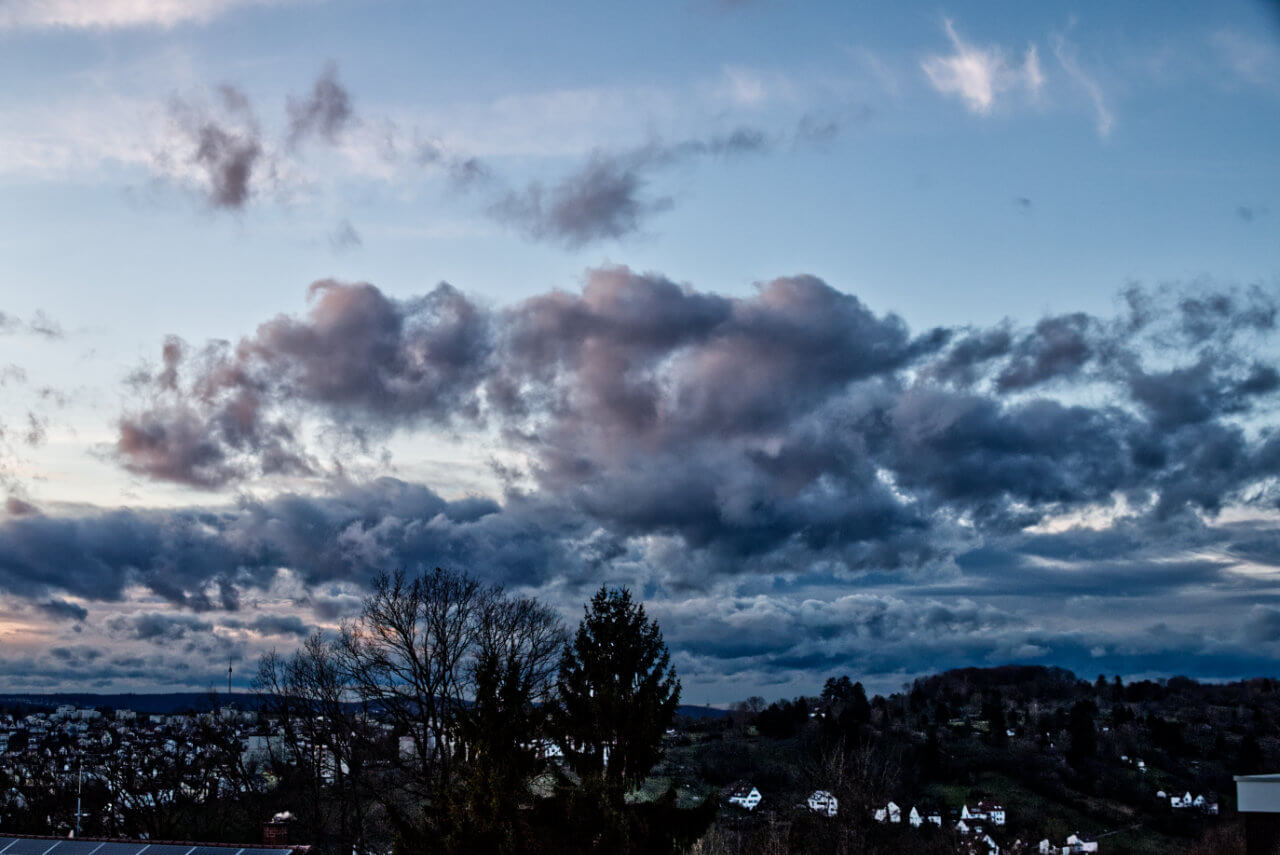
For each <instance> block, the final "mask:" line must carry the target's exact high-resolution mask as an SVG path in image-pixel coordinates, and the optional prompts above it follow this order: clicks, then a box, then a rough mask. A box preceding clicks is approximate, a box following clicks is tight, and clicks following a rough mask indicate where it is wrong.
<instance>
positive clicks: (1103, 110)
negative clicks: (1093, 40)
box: [1053, 36, 1115, 138]
mask: <svg viewBox="0 0 1280 855" xmlns="http://www.w3.org/2000/svg"><path fill="white" fill-rule="evenodd" d="M1053 55H1054V56H1055V57H1057V59H1058V64H1059V65H1061V66H1062V70H1063V71H1065V72H1066V73H1067V76H1069V77H1070V78H1071V79H1072V80H1073V81H1074V82H1075V84H1076V85H1077V86H1079V87H1080V88H1081V89H1083V90H1084V92H1085V94H1086V95H1088V96H1089V100H1090V101H1091V102H1092V103H1093V112H1094V116H1095V122H1096V125H1097V128H1098V136H1100V137H1103V138H1106V137H1108V136H1110V135H1111V128H1112V126H1113V125H1114V124H1115V116H1114V114H1113V113H1112V111H1111V108H1110V106H1109V105H1108V103H1107V97H1106V95H1105V94H1104V93H1103V91H1102V86H1101V84H1099V83H1098V80H1097V78H1096V77H1095V76H1094V75H1093V74H1091V73H1089V72H1088V71H1086V70H1085V69H1084V67H1083V66H1081V64H1080V60H1079V58H1078V57H1077V56H1076V51H1075V48H1074V47H1073V46H1072V45H1071V44H1070V43H1068V42H1067V40H1066V39H1064V38H1063V37H1062V36H1054V38H1053Z"/></svg>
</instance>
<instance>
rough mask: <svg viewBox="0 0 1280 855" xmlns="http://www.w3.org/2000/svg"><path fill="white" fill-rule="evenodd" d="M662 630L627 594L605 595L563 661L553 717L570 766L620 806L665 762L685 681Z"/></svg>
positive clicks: (605, 591) (581, 626) (592, 607)
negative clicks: (664, 745) (666, 743)
mask: <svg viewBox="0 0 1280 855" xmlns="http://www.w3.org/2000/svg"><path fill="white" fill-rule="evenodd" d="M670 660H671V655H670V653H668V651H667V646H666V644H665V643H664V642H663V640H662V632H661V630H660V629H659V628H658V625H657V624H656V623H654V622H653V621H650V620H649V618H648V617H647V616H646V615H645V612H644V606H642V605H640V604H639V603H636V602H634V601H633V600H632V599H631V592H630V591H628V590H627V589H626V588H622V589H620V590H609V589H608V588H601V589H600V590H599V591H598V592H596V594H595V596H594V597H592V598H591V602H590V604H589V605H588V606H587V608H586V614H585V616H584V617H583V619H582V623H581V624H579V626H578V631H577V633H576V635H575V636H574V638H573V641H572V642H571V643H570V644H567V645H565V648H564V653H563V655H562V656H561V659H560V678H559V682H558V685H557V689H558V704H557V707H556V709H555V710H554V711H553V713H552V717H553V726H554V728H555V732H556V733H557V734H558V735H560V736H561V738H562V742H563V749H564V753H565V759H566V761H567V762H568V763H569V765H570V767H571V768H572V769H573V770H574V772H576V773H577V774H578V775H579V777H581V778H583V779H584V781H588V780H596V781H599V782H601V783H602V784H603V788H604V792H605V795H606V797H607V798H608V799H609V800H610V801H612V802H613V803H614V804H617V805H621V803H622V798H623V795H624V794H625V793H626V791H627V790H628V789H629V788H633V787H635V786H638V785H639V784H640V783H641V782H642V781H644V779H645V777H646V776H647V775H648V774H649V770H650V769H652V768H653V766H654V764H656V763H657V762H658V760H659V759H660V758H661V756H662V748H661V744H662V736H663V734H664V733H665V731H666V729H667V728H668V727H670V725H671V721H672V718H673V717H674V716H675V712H676V707H677V706H678V705H679V703H680V681H679V680H678V679H677V678H676V672H675V669H674V668H672V667H671V662H670Z"/></svg>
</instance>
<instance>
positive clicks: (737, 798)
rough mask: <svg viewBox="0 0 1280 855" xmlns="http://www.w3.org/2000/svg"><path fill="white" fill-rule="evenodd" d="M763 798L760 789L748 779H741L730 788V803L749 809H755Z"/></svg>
mask: <svg viewBox="0 0 1280 855" xmlns="http://www.w3.org/2000/svg"><path fill="white" fill-rule="evenodd" d="M762 798H763V796H762V795H761V794H760V791H759V790H757V789H756V788H755V787H753V786H751V785H750V784H748V783H747V782H746V781H739V782H738V783H736V784H734V785H733V786H731V787H730V788H729V796H728V800H729V804H731V805H737V806H738V807H743V808H746V809H747V810H755V809H756V805H758V804H760V800H761V799H762Z"/></svg>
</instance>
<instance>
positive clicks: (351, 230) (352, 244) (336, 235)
mask: <svg viewBox="0 0 1280 855" xmlns="http://www.w3.org/2000/svg"><path fill="white" fill-rule="evenodd" d="M329 246H330V247H331V248H332V249H333V251H334V252H344V251H346V250H349V249H356V248H358V247H361V246H364V240H363V239H362V238H361V237H360V233H359V232H358V231H356V227H355V226H353V225H351V221H350V220H343V221H342V222H340V223H338V225H337V227H336V228H335V229H334V230H333V231H332V232H330V234H329Z"/></svg>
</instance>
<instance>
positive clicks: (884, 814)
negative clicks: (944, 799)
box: [872, 799, 1006, 834]
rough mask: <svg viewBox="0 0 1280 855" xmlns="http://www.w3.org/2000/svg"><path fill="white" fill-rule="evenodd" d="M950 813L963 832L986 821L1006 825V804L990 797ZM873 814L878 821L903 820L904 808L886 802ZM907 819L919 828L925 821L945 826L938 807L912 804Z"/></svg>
mask: <svg viewBox="0 0 1280 855" xmlns="http://www.w3.org/2000/svg"><path fill="white" fill-rule="evenodd" d="M949 813H950V816H949V819H950V821H951V825H952V826H953V827H954V828H955V829H956V830H957V831H959V832H960V833H962V834H967V833H969V832H971V831H972V830H973V829H975V828H980V827H981V826H982V824H983V823H984V822H989V823H991V824H992V825H1004V824H1005V821H1006V814H1005V809H1004V805H1002V804H1000V803H999V802H996V801H991V800H989V799H982V800H980V801H979V802H978V803H977V804H976V805H974V806H973V807H969V805H968V804H964V805H961V806H960V807H959V808H958V809H953V810H951V811H950V812H949ZM872 816H873V817H874V818H875V820H876V822H890V823H897V822H902V817H903V815H902V808H901V807H899V806H898V804H897V803H896V802H892V801H891V802H888V803H887V804H885V806H884V807H880V808H876V809H875V810H874V811H873V812H872ZM906 819H907V822H908V823H909V824H910V825H911V826H913V827H914V828H919V827H920V826H922V825H924V824H925V823H932V824H933V825H936V826H938V827H939V828H942V826H943V817H942V811H941V810H939V809H937V808H931V807H925V808H920V807H917V806H912V808H911V810H910V811H909V812H908V813H907V815H906Z"/></svg>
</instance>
